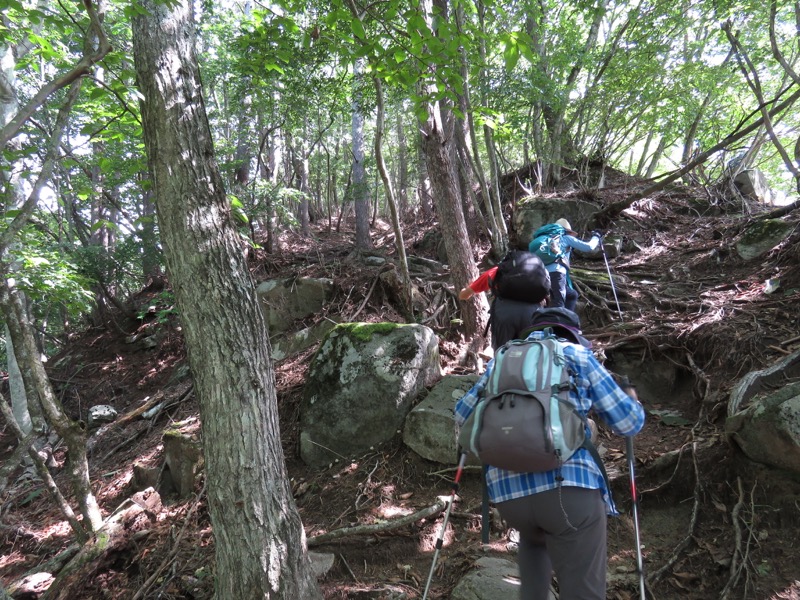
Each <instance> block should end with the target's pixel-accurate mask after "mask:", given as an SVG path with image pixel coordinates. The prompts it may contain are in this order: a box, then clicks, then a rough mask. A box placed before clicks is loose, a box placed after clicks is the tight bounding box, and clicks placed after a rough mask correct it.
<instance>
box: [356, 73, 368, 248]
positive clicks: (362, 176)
mask: <svg viewBox="0 0 800 600" xmlns="http://www.w3.org/2000/svg"><path fill="white" fill-rule="evenodd" d="M354 71H355V73H354V75H355V83H354V84H353V85H354V89H353V131H352V133H353V204H354V205H355V209H356V248H358V249H359V250H368V249H370V248H372V240H371V239H370V237H369V185H367V174H366V171H365V170H364V116H363V115H362V114H361V92H360V91H359V89H358V88H359V86H360V85H362V83H361V67H360V64H359V63H358V62H356V64H355V66H354Z"/></svg>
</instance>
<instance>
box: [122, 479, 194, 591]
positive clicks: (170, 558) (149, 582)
mask: <svg viewBox="0 0 800 600" xmlns="http://www.w3.org/2000/svg"><path fill="white" fill-rule="evenodd" d="M206 482H207V481H206V480H203V489H201V490H200V492H199V493H198V494H197V496H196V497H195V499H194V502H193V503H192V506H191V507H190V508H189V510H188V511H187V513H186V517H185V518H184V519H183V527H181V530H180V531H179V532H178V535H177V537H176V538H175V541H174V542H173V544H172V549H171V550H170V551H169V553H168V554H167V556H166V558H165V559H164V560H163V561H161V564H160V565H158V567H156V570H155V571H153V573H152V574H151V575H150V577H148V578H147V580H146V581H145V582H144V583H143V584H142V587H140V588H139V590H138V591H137V592H136V594H134V596H133V598H131V600H140V599H141V598H145V597H146V595H147V592H148V590H149V589H150V587H152V585H153V584H154V583H155V582H156V581H157V580H158V578H159V576H160V575H161V573H163V572H164V569H166V568H167V567H168V566H169V565H170V564H171V563H172V562H173V561H174V560H175V558H176V557H177V556H178V551H179V550H180V541H181V538H183V536H184V534H185V533H186V528H187V526H188V525H189V523H190V522H191V520H192V519H191V517H192V515H193V514H194V512H195V510H197V507H198V505H199V504H200V500H201V499H202V498H203V496H204V495H205V493H206Z"/></svg>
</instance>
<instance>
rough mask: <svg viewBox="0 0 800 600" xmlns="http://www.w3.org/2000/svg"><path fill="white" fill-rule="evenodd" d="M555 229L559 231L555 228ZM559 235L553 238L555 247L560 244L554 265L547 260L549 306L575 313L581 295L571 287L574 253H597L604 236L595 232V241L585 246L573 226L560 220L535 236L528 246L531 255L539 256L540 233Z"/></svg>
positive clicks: (538, 231) (592, 239) (554, 257)
mask: <svg viewBox="0 0 800 600" xmlns="http://www.w3.org/2000/svg"><path fill="white" fill-rule="evenodd" d="M553 225H556V226H558V227H556V228H554V227H553ZM546 231H547V232H550V231H556V232H557V233H554V234H553V235H552V237H553V238H557V239H553V240H552V241H553V243H555V244H557V246H558V249H557V251H556V252H555V254H554V255H553V256H552V262H548V260H547V259H544V262H545V266H546V268H547V270H548V271H549V272H550V304H549V306H554V307H557V306H563V307H565V308H567V309H569V310H571V311H574V310H575V309H576V307H577V305H578V292H576V291H575V289H574V288H573V287H572V282H571V281H570V276H569V265H570V258H571V255H572V250H573V249H575V250H579V251H580V252H594V251H595V250H596V249H597V247H598V246H599V245H600V242H601V241H602V238H603V236H602V234H601V233H600V232H599V231H593V232H592V237H591V239H590V240H589V241H588V242H584V241H583V240H581V239H580V238H578V237H577V235H578V234H577V233H576V232H575V231H573V229H572V225H570V222H569V221H567V220H566V219H563V218H562V219H559V220H558V221H556V222H555V223H554V224H551V225H545V226H543V227H540V228H539V229H537V230H536V232H535V233H534V234H533V238H534V239H533V240H532V241H531V243H530V245H529V248H528V249H529V250H530V252H534V253H536V254H540V252H539V251H538V250H539V247H538V244H539V242H538V241H537V240H540V239H541V237H542V236H543V234H541V233H540V232H546Z"/></svg>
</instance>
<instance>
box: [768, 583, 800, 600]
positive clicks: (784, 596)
mask: <svg viewBox="0 0 800 600" xmlns="http://www.w3.org/2000/svg"><path fill="white" fill-rule="evenodd" d="M769 600H800V581H795V582H793V583H792V585H790V586H789V587H788V588H786V589H784V590H781V591H780V592H776V593H775V594H774V595H772V596H770V597H769Z"/></svg>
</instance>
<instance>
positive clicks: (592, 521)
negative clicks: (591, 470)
mask: <svg viewBox="0 0 800 600" xmlns="http://www.w3.org/2000/svg"><path fill="white" fill-rule="evenodd" d="M497 510H498V511H500V516H501V517H503V519H504V520H505V521H506V523H508V525H509V527H513V528H514V529H517V530H518V531H519V553H518V555H517V561H518V563H519V573H520V579H521V583H522V584H521V586H520V598H521V600H547V598H549V589H550V582H551V580H552V577H553V571H555V574H556V577H557V579H558V588H559V596H558V597H559V600H605V597H606V567H607V565H606V563H607V558H606V505H605V503H604V502H603V497H602V495H601V493H600V490H590V489H586V488H579V487H567V486H563V487H561V488H560V489H555V490H548V491H546V492H540V493H538V494H532V495H530V496H524V497H523V498H517V499H515V500H509V501H507V502H500V503H499V504H497Z"/></svg>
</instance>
